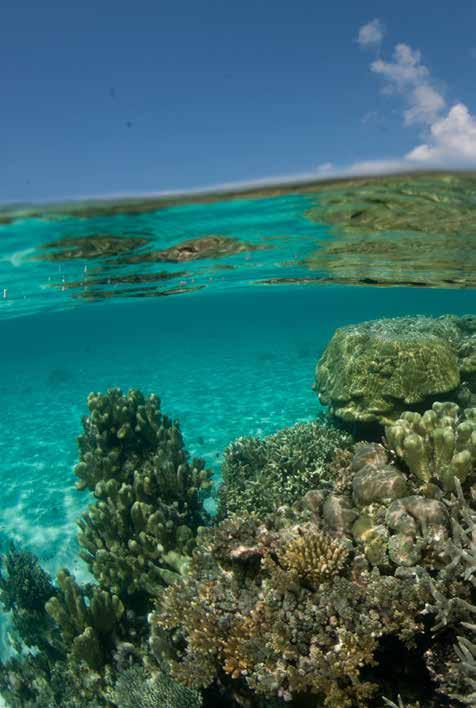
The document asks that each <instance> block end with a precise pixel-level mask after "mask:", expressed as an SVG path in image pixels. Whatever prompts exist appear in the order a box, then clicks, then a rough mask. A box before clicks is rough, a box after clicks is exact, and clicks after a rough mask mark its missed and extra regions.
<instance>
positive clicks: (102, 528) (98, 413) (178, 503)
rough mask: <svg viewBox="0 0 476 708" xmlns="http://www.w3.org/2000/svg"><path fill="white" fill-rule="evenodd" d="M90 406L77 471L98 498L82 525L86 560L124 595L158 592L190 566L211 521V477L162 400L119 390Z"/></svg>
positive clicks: (97, 398)
mask: <svg viewBox="0 0 476 708" xmlns="http://www.w3.org/2000/svg"><path fill="white" fill-rule="evenodd" d="M88 405H89V408H90V411H91V414H90V416H89V417H88V418H85V419H84V420H83V426H84V433H83V435H81V436H80V438H79V441H78V442H79V449H80V461H79V463H78V464H77V466H76V468H75V473H76V475H77V476H78V477H79V478H80V481H79V483H78V486H79V488H80V489H83V488H85V487H89V488H90V489H92V490H93V491H94V495H95V497H96V499H97V501H96V502H95V504H92V505H90V506H89V508H88V511H87V512H86V513H84V514H83V515H82V518H81V519H80V520H79V521H78V524H79V527H80V533H79V543H80V545H81V546H82V551H81V557H82V558H83V559H84V560H85V561H86V563H87V564H88V565H89V567H90V569H91V572H92V573H93V575H94V576H95V578H96V579H97V581H98V582H99V584H100V585H101V586H102V587H104V588H106V589H110V590H111V591H112V592H113V593H115V594H117V595H119V596H120V597H121V598H123V599H124V598H125V596H127V595H131V594H135V593H140V592H141V593H145V594H147V595H156V594H157V593H158V592H160V588H161V586H163V585H164V584H166V583H168V582H171V581H173V579H174V578H175V577H176V575H177V573H179V572H180V570H181V569H183V567H184V565H185V564H186V562H187V561H186V557H187V556H188V555H189V554H190V553H191V551H192V550H193V547H194V545H195V535H196V532H197V530H198V528H199V527H200V526H201V525H203V524H205V523H206V522H207V515H206V513H205V511H204V509H203V505H202V497H203V495H204V494H205V493H206V492H207V490H208V489H209V488H210V486H211V482H210V472H209V471H208V470H206V469H204V463H203V461H202V460H199V459H195V460H193V461H191V462H190V461H189V459H188V455H187V452H186V450H185V447H184V442H183V438H182V434H181V432H180V428H179V425H178V423H177V422H172V421H171V420H170V419H169V418H167V416H165V415H163V414H162V413H161V412H160V406H159V400H158V398H157V397H155V396H150V397H149V398H147V399H146V398H145V397H144V396H143V395H142V394H141V393H140V392H139V391H135V390H131V391H129V392H128V394H127V395H123V394H122V393H121V391H120V390H119V389H111V390H109V391H108V392H107V394H105V395H101V394H91V395H90V396H89V398H88Z"/></svg>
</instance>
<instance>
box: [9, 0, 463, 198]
mask: <svg viewBox="0 0 476 708" xmlns="http://www.w3.org/2000/svg"><path fill="white" fill-rule="evenodd" d="M369 23H371V24H369ZM365 26H367V27H366V29H362V28H363V27H365ZM475 27H476V3H474V2H472V1H471V2H470V1H467V0H459V1H458V2H457V3H455V4H454V6H453V8H451V7H450V3H449V2H448V0H444V1H441V0H432V1H431V2H429V1H427V0H418V2H415V0H412V2H409V1H408V0H403V1H402V0H399V2H382V1H381V0H379V2H376V1H370V0H362V1H361V2H352V1H351V0H347V2H343V1H342V0H333V1H332V2H330V1H329V2H320V3H319V2H316V0H296V1H295V2H291V1H290V0H286V1H285V0H272V1H271V0H240V1H239V2H238V1H237V2H233V1H232V0H219V1H218V0H217V1H213V2H212V1H210V0H186V1H184V0H174V2H167V3H166V2H162V1H161V0H154V1H149V0H136V1H135V2H124V1H123V0H114V2H112V1H111V0H94V1H93V0H83V1H82V2H81V3H77V2H74V3H73V2H72V1H71V0H62V2H59V1H57V2H52V1H51V0H47V1H46V2H42V0H35V1H33V0H28V1H27V0H15V1H13V0H3V2H2V4H1V8H0V202H3V203H5V202H11V201H29V200H48V199H60V198H64V197H81V196H87V195H88V196H99V195H117V194H139V193H152V192H159V191H163V190H184V189H189V188H196V187H203V186H208V185H220V184H224V183H234V182H240V181H253V180H259V179H263V178H273V177H280V176H293V175H310V174H317V175H323V174H334V173H340V172H343V171H350V172H352V171H353V172H358V171H362V170H364V171H374V170H380V169H382V170H385V169H393V168H399V167H408V166H417V167H427V166H433V165H443V166H446V165H462V166H474V165H476V118H475V117H474V114H475V113H476V82H475V78H476V33H475ZM359 32H360V42H359V41H358V38H359Z"/></svg>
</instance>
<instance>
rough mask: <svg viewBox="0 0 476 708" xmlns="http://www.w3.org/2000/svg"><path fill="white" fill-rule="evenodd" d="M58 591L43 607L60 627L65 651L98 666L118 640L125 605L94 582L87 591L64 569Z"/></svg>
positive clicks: (92, 667) (100, 666)
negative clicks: (59, 590) (94, 584)
mask: <svg viewBox="0 0 476 708" xmlns="http://www.w3.org/2000/svg"><path fill="white" fill-rule="evenodd" d="M58 584H59V586H60V588H61V593H60V594H59V595H58V596H56V597H53V598H51V599H50V600H48V602H47V603H46V611H47V612H48V614H49V615H51V617H53V619H54V620H55V622H56V623H57V624H58V626H59V627H60V628H61V634H62V637H63V639H64V641H65V643H66V646H67V648H68V653H69V654H70V655H71V657H72V658H74V659H75V660H77V661H84V662H85V663H86V664H87V665H88V666H89V667H90V668H91V669H93V670H96V671H98V670H100V669H101V668H102V667H103V666H104V664H105V663H106V661H107V660H108V656H110V654H111V653H112V650H113V648H114V646H115V642H116V641H117V638H118V634H119V632H120V622H121V619H122V617H123V615H124V605H123V604H122V602H121V601H120V599H119V598H118V597H117V596H116V595H111V594H110V593H109V592H107V591H106V590H101V589H100V588H98V587H97V586H90V588H89V590H88V593H86V592H85V591H84V590H83V589H82V588H80V586H79V585H78V584H77V583H76V581H75V580H74V578H73V577H72V576H71V575H70V574H69V573H68V571H66V570H62V571H60V572H59V573H58Z"/></svg>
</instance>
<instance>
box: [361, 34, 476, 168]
mask: <svg viewBox="0 0 476 708" xmlns="http://www.w3.org/2000/svg"><path fill="white" fill-rule="evenodd" d="M361 29H362V28H361ZM370 69H371V71H372V72H373V73H374V74H378V75H379V76H381V77H382V78H383V80H384V86H383V91H384V93H387V94H388V93H390V94H395V93H396V94H399V95H401V96H402V97H403V98H404V100H405V102H406V104H407V107H406V108H405V110H404V111H403V123H404V125H406V126H409V125H413V124H420V125H421V126H422V127H423V136H422V137H423V141H422V142H421V144H419V145H417V146H416V147H415V148H413V149H412V150H410V151H409V152H408V153H407V154H406V155H405V156H404V157H402V158H399V159H397V160H373V161H369V162H361V163H358V164H357V165H353V166H352V167H351V168H350V169H351V170H354V169H358V168H360V169H362V170H364V171H366V172H368V171H369V170H371V171H378V170H379V169H381V170H382V171H383V170H385V169H390V170H393V169H412V168H414V167H415V166H416V165H420V166H425V167H428V166H435V167H436V166H438V167H440V166H441V167H444V166H449V165H452V166H455V167H456V166H463V165H468V164H470V163H473V164H474V163H476V116H474V115H472V114H471V112H470V110H469V109H468V107H467V106H466V105H465V104H464V103H461V102H459V103H456V104H454V105H453V106H451V107H450V108H449V110H448V111H447V112H445V111H446V110H447V109H446V101H445V99H444V97H443V96H442V94H441V92H440V91H438V90H437V88H435V85H434V81H433V80H432V78H431V75H430V71H429V69H428V67H427V66H425V65H424V64H423V63H422V60H421V52H420V51H419V50H418V49H412V47H410V46H409V45H408V44H403V43H400V44H397V45H396V46H395V49H394V52H393V56H392V59H391V61H385V60H384V59H382V58H378V59H376V60H374V61H373V62H372V63H371V64H370Z"/></svg>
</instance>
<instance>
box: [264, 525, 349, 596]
mask: <svg viewBox="0 0 476 708" xmlns="http://www.w3.org/2000/svg"><path fill="white" fill-rule="evenodd" d="M295 533H296V535H295V536H294V534H293V536H294V537H293V538H291V539H290V540H289V542H288V543H287V544H286V545H285V546H284V548H283V549H282V551H281V552H280V553H279V554H278V562H279V564H280V565H281V567H282V568H284V570H285V572H286V573H287V574H288V575H289V578H290V579H293V580H294V581H295V582H297V583H301V584H304V585H309V586H310V587H313V588H317V587H319V585H321V584H322V583H324V582H326V581H328V580H330V579H331V578H333V577H334V576H335V575H338V573H339V572H340V571H341V570H342V568H343V567H344V565H345V562H346V560H347V558H348V556H349V548H348V546H347V545H345V544H344V543H342V541H339V540H337V539H333V538H332V537H331V536H329V535H328V534H326V533H324V532H323V531H321V530H320V529H317V528H315V527H313V525H312V524H306V525H303V526H298V527H297V529H296V532H295Z"/></svg>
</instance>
